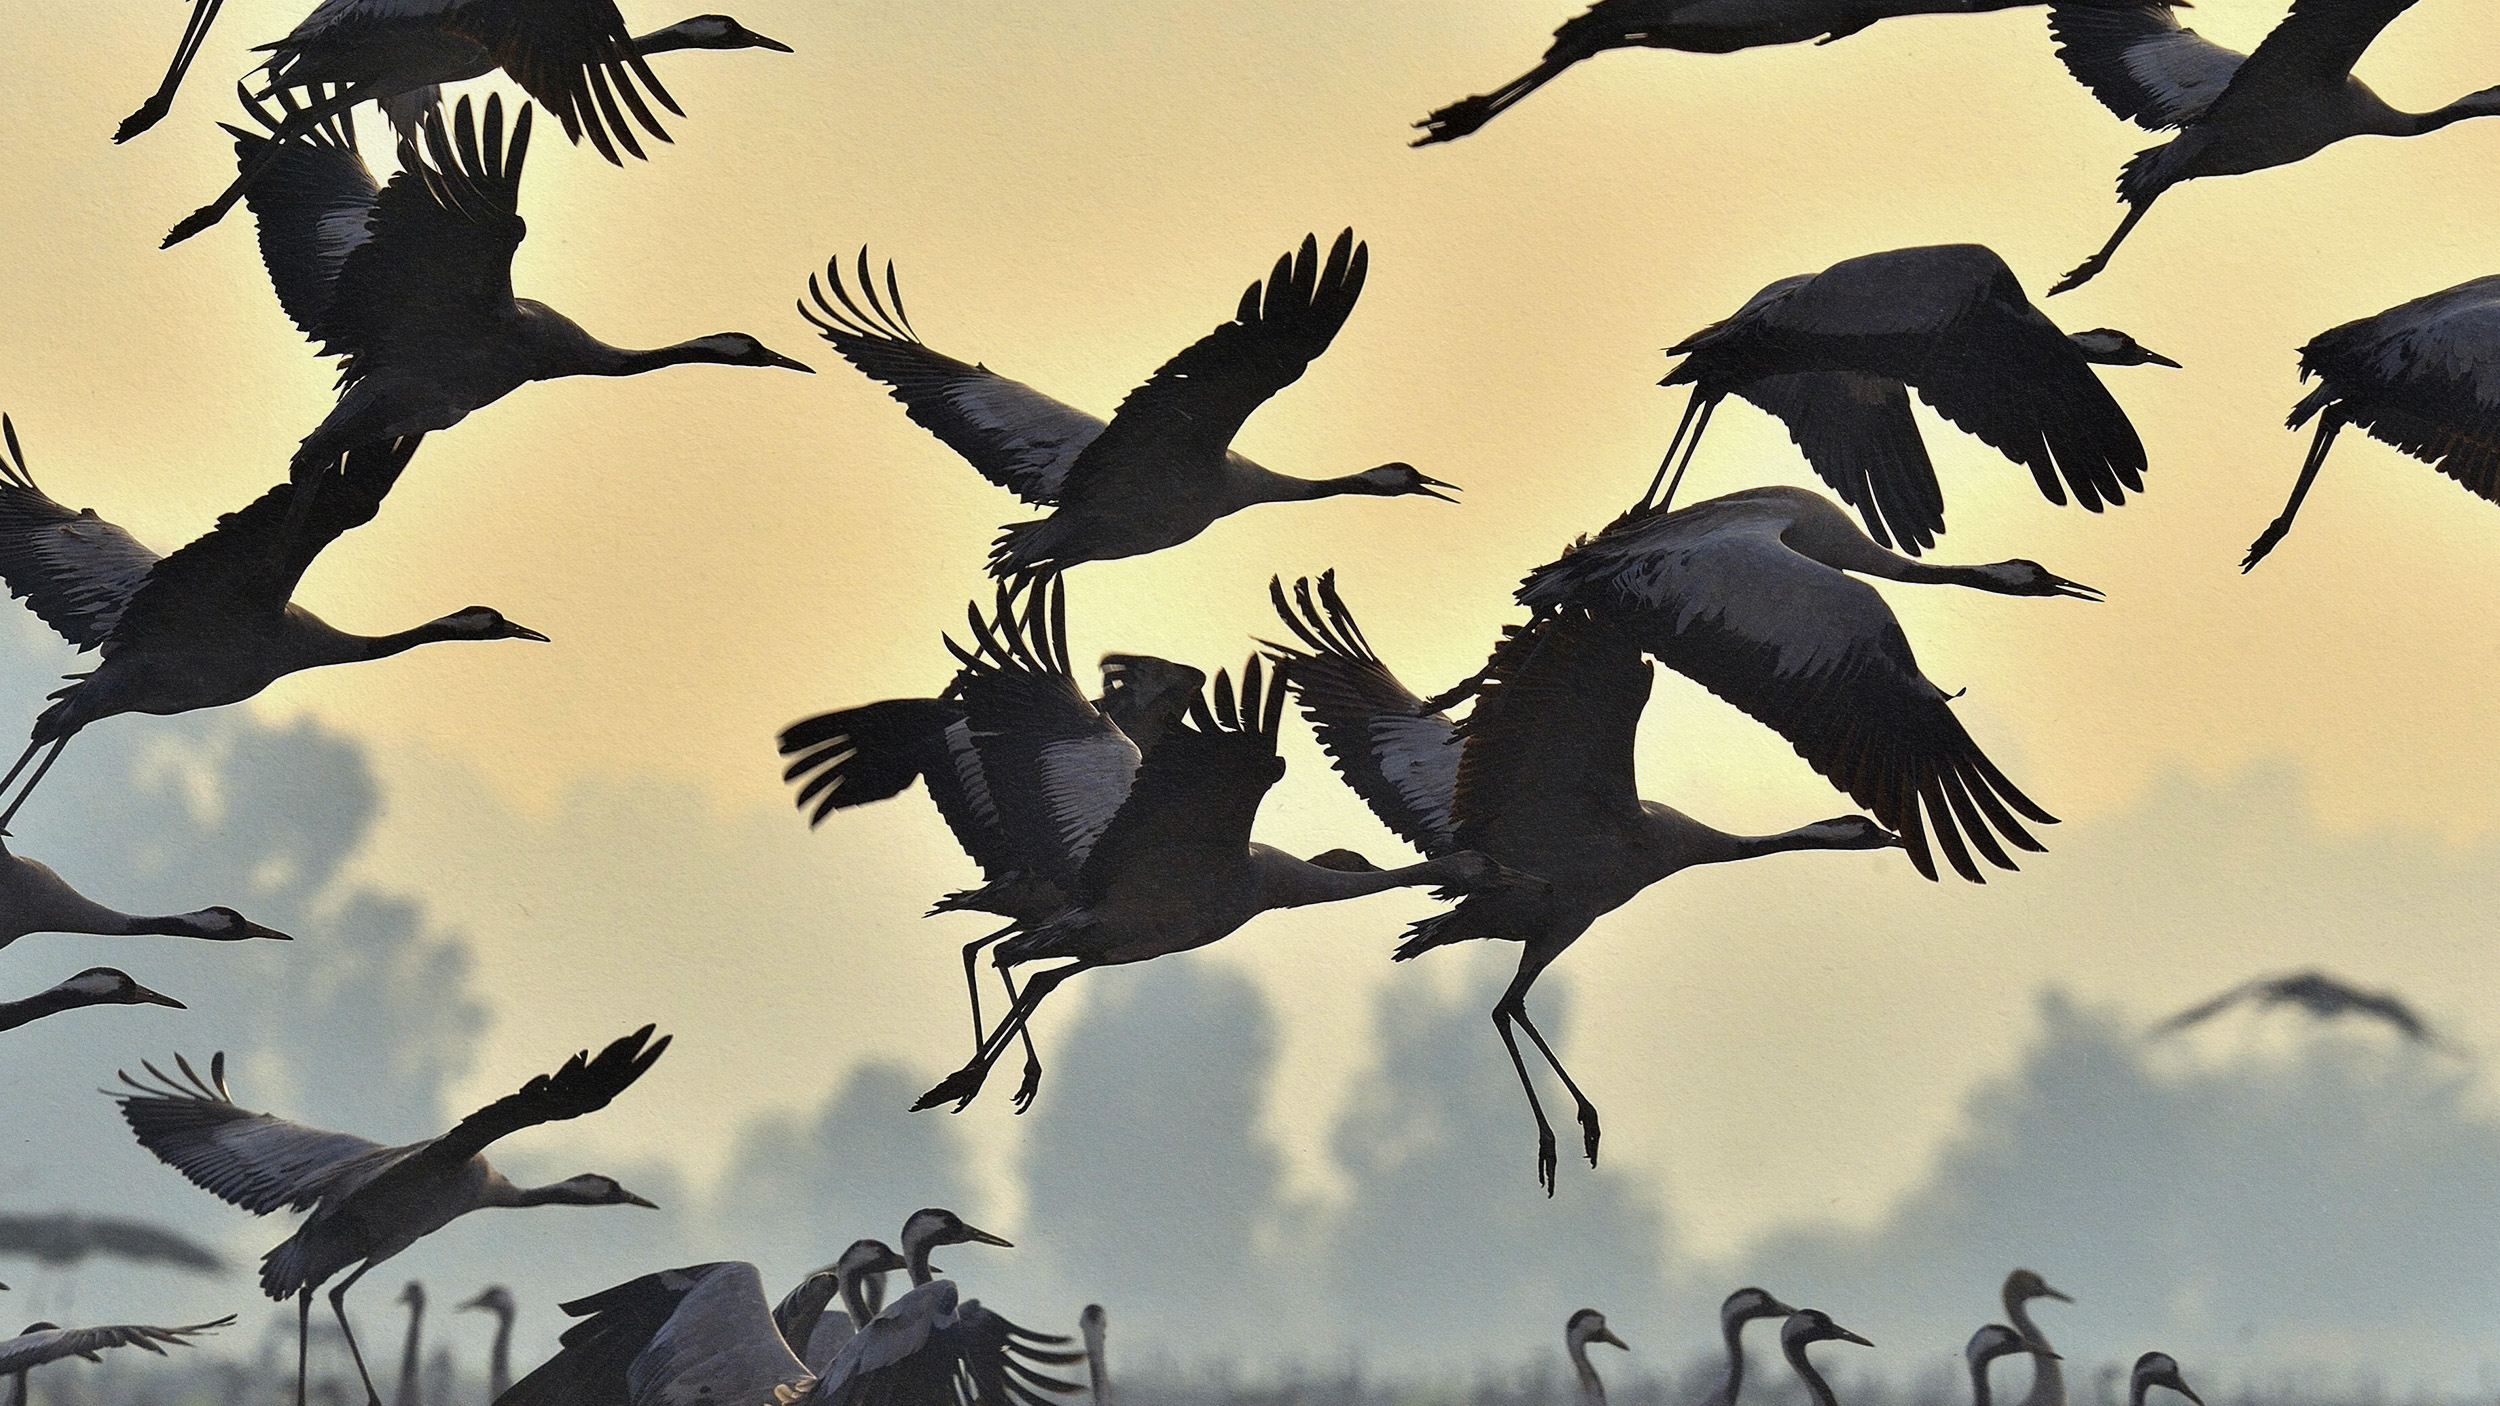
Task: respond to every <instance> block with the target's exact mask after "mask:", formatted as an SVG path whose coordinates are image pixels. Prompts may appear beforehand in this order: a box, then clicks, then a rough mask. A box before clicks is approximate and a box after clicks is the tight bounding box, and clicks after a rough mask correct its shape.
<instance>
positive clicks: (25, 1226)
mask: <svg viewBox="0 0 2500 1406" xmlns="http://www.w3.org/2000/svg"><path fill="white" fill-rule="evenodd" d="M0 1255H17V1256H23V1257H25V1258H28V1259H32V1260H35V1261H37V1262H38V1263H41V1264H61V1265H69V1264H77V1263H79V1262H81V1261H83V1260H85V1259H87V1258H88V1257H90V1256H95V1255H102V1256H106V1257H108V1258H112V1259H121V1260H128V1261H130V1262H131V1263H133V1264H170V1265H175V1266H178V1267H180V1268H183V1269H196V1270H200V1271H202V1272H204V1273H210V1274H215V1273H219V1272H221V1271H223V1270H224V1269H225V1267H226V1262H225V1259H224V1258H223V1257H222V1256H220V1255H219V1254H218V1253H217V1252H216V1251H214V1250H212V1249H210V1248H208V1247H207V1246H205V1245H202V1244H200V1243H199V1242H198V1241H196V1240H193V1239H190V1238H189V1237H187V1236H184V1235H180V1234H177V1233H176V1232H174V1231H171V1230H167V1229H165V1228H163V1227H162V1226H155V1225H150V1224H148V1223H147V1222H146V1221H138V1220H123V1219H120V1218H119V1217H114V1216H86V1215H79V1214H77V1213H76V1212H54V1213H52V1214H50V1215H0Z"/></svg>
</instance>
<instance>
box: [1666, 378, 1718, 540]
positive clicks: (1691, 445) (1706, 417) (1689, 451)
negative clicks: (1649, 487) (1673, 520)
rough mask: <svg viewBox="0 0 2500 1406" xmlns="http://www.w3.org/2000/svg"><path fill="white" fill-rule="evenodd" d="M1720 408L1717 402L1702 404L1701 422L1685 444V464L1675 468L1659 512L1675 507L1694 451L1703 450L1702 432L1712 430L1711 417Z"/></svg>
mask: <svg viewBox="0 0 2500 1406" xmlns="http://www.w3.org/2000/svg"><path fill="white" fill-rule="evenodd" d="M1718 408H1719V402H1718V401H1716V400H1705V401H1703V402H1702V403H1701V422H1700V423H1699V424H1696V425H1694V426H1693V437H1692V438H1691V439H1690V440H1688V441H1686V442H1685V445H1684V462H1683V463H1681V464H1678V465H1676V466H1675V477H1674V478H1672V479H1669V480H1668V481H1667V495H1666V496H1665V497H1663V498H1661V499H1659V500H1658V511H1660V512H1662V513H1663V512H1665V511H1667V510H1668V509H1670V508H1672V507H1674V506H1675V490H1677V489H1679V488H1682V487H1683V486H1684V471H1685V470H1686V469H1689V468H1691V467H1692V466H1693V451H1695V450H1697V449H1699V448H1701V436H1702V432H1703V431H1704V430H1707V429H1709V428H1710V416H1711V414H1712V412H1714V411H1716V410H1717V409H1718Z"/></svg>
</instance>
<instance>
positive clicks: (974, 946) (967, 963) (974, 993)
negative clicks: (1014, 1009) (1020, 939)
mask: <svg viewBox="0 0 2500 1406" xmlns="http://www.w3.org/2000/svg"><path fill="white" fill-rule="evenodd" d="M1015 930H1016V925H1015V924H1013V923H1009V924H1008V925H1007V926H1005V927H1003V928H1000V929H999V930H998V931H996V932H994V933H991V934H990V935H989V936H987V937H976V938H974V939H973V940H972V941H970V942H967V943H965V944H964V994H965V995H966V996H969V997H971V998H972V1048H973V1049H974V1050H976V1051H977V1050H979V1049H980V1048H981V1046H982V1045H983V1044H984V1043H986V1042H987V1041H988V1039H989V1036H988V1034H987V1032H986V1031H984V1030H983V1029H982V1027H981V981H980V978H979V977H978V976H976V975H974V974H973V964H974V963H975V962H976V961H977V960H978V959H979V958H980V955H981V949H982V948H984V947H987V946H989V945H990V944H991V943H993V942H996V941H998V940H999V939H1000V938H1002V937H1005V936H1006V935H1007V934H1009V933H1011V932H1014V931H1015ZM1015 999H1016V988H1015V984H1014V983H1013V982H1010V983H1008V986H1007V1004H1008V1005H1010V1006H1013V1005H1014V1004H1015Z"/></svg>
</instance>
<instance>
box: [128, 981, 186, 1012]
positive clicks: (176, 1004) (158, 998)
mask: <svg viewBox="0 0 2500 1406" xmlns="http://www.w3.org/2000/svg"><path fill="white" fill-rule="evenodd" d="M137 1004H139V1005H143V1006H171V1007H173V1008H174V1009H175V1010H178V1011H187V1010H189V1009H191V1008H190V1007H189V1006H186V1005H184V1004H183V1003H182V1002H180V1001H177V1000H175V999H174V998H173V997H171V996H168V995H166V994H165V993H164V992H162V991H150V990H149V989H147V988H146V987H144V986H142V987H140V988H139V991H138V1001H137Z"/></svg>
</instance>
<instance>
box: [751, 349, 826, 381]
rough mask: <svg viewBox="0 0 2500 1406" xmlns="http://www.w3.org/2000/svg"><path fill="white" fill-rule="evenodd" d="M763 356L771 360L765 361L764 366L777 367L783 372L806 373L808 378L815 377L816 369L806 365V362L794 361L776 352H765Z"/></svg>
mask: <svg viewBox="0 0 2500 1406" xmlns="http://www.w3.org/2000/svg"><path fill="white" fill-rule="evenodd" d="M765 355H766V356H767V357H770V358H771V360H769V361H766V362H765V363H764V364H765V365H767V366H778V367H780V368H781V369H783V370H784V371H804V372H806V373H807V374H808V375H810V376H813V375H815V374H816V368H815V367H813V366H810V365H808V364H807V363H806V362H804V361H799V360H797V359H795V358H792V357H787V356H783V355H782V354H781V353H779V352H777V351H768V352H766V353H765Z"/></svg>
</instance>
